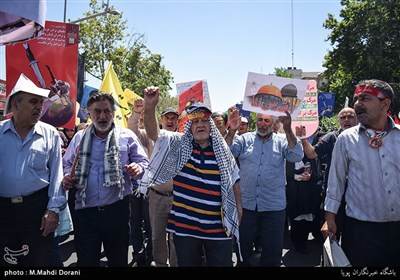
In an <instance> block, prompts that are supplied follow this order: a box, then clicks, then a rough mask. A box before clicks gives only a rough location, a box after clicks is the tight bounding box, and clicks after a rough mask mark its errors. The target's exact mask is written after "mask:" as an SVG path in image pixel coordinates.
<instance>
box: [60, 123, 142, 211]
mask: <svg viewBox="0 0 400 280" xmlns="http://www.w3.org/2000/svg"><path fill="white" fill-rule="evenodd" d="M83 132H84V131H83V130H80V131H78V132H77V133H76V134H75V136H74V138H72V140H71V143H70V144H69V146H68V149H67V152H66V153H65V155H64V158H63V164H64V174H68V173H69V172H70V171H71V167H72V164H73V162H74V158H75V154H76V152H77V150H78V146H79V143H80V142H81V139H82V136H83ZM120 132H121V134H120V135H119V151H120V155H121V157H120V161H121V162H120V164H121V166H124V165H126V164H130V163H132V162H135V163H137V164H138V165H139V166H140V167H141V168H142V174H141V176H143V172H144V169H145V167H147V165H148V163H149V159H148V157H147V154H146V152H145V150H144V149H143V147H142V145H141V144H140V142H139V139H138V138H137V136H136V135H135V134H134V133H133V132H132V131H131V130H129V129H125V128H120ZM106 141H107V138H104V139H103V138H100V137H98V136H96V134H95V133H94V130H93V137H92V146H91V149H92V150H91V156H90V164H89V174H88V184H87V188H86V199H85V203H86V204H85V208H87V207H95V206H99V205H109V204H112V203H114V202H117V201H118V200H119V198H118V194H119V188H118V187H117V186H111V187H105V186H103V183H104V153H105V146H106ZM123 173H124V180H125V184H124V188H125V189H124V192H123V196H124V197H125V196H127V195H129V194H132V193H133V183H132V181H131V178H130V176H129V175H128V174H127V173H126V172H125V171H124V170H123ZM141 176H139V177H141ZM134 183H135V184H136V182H135V181H134ZM82 208H83V207H82V196H81V194H80V191H79V190H78V191H77V192H76V201H75V209H82Z"/></svg>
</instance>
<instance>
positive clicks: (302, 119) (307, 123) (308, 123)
mask: <svg viewBox="0 0 400 280" xmlns="http://www.w3.org/2000/svg"><path fill="white" fill-rule="evenodd" d="M318 125H319V118H318V98H317V82H316V81H314V80H309V81H308V85H307V89H306V95H305V97H304V99H303V104H302V106H301V110H300V112H299V114H298V115H297V117H296V118H295V119H293V120H292V130H293V131H296V126H298V127H300V126H302V127H304V128H305V130H306V134H305V135H303V136H302V137H299V138H300V139H303V138H308V137H310V136H311V135H313V134H314V133H315V132H316V131H317V129H318Z"/></svg>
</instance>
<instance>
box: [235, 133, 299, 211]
mask: <svg viewBox="0 0 400 280" xmlns="http://www.w3.org/2000/svg"><path fill="white" fill-rule="evenodd" d="M230 148H231V151H232V154H233V156H234V157H237V158H238V159H239V164H240V172H239V175H240V190H241V192H242V206H243V208H245V209H248V210H255V209H256V207H257V210H258V211H259V212H262V211H280V210H283V209H285V208H286V194H285V184H286V183H285V179H286V178H285V160H288V161H290V162H297V161H301V160H302V159H303V156H304V153H303V147H302V146H301V142H300V140H298V139H297V142H296V146H295V147H294V148H290V147H289V146H288V142H287V139H286V136H285V135H280V134H276V133H272V134H271V137H269V138H268V139H267V140H265V141H262V140H261V139H260V137H259V136H258V135H257V134H256V132H248V133H244V134H242V135H238V136H237V137H236V138H235V139H234V140H233V142H232V145H230Z"/></svg>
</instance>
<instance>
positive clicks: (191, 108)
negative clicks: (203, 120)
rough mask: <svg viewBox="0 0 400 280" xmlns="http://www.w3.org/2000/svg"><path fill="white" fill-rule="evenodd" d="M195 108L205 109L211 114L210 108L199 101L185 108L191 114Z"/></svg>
mask: <svg viewBox="0 0 400 280" xmlns="http://www.w3.org/2000/svg"><path fill="white" fill-rule="evenodd" d="M197 110H202V111H207V112H209V113H210V114H211V110H210V109H209V108H208V107H207V106H206V105H204V104H203V103H200V102H198V103H195V104H193V105H190V106H189V108H187V109H186V113H188V114H191V113H193V112H194V111H197Z"/></svg>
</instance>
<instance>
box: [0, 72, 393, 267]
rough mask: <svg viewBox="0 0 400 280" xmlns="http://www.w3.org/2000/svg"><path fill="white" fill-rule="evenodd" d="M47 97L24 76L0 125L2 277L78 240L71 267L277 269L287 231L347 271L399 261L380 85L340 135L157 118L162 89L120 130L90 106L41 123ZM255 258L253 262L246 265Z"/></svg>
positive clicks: (93, 102)
mask: <svg viewBox="0 0 400 280" xmlns="http://www.w3.org/2000/svg"><path fill="white" fill-rule="evenodd" d="M48 96H49V90H46V89H41V88H39V87H37V86H36V85H35V84H34V83H33V82H32V81H30V80H29V79H28V78H27V77H26V76H25V75H24V74H21V76H20V77H19V79H18V81H17V83H16V84H15V86H14V88H13V89H12V90H11V92H10V94H9V95H8V97H7V100H6V104H5V111H4V114H8V113H11V112H12V113H13V114H12V117H11V118H10V119H7V120H4V121H2V122H0V149H1V150H0V152H1V157H0V252H2V254H3V255H2V256H1V258H0V266H1V267H24V266H25V267H51V266H61V265H62V262H61V263H60V260H59V251H58V239H57V237H59V236H60V235H65V234H69V233H72V232H73V234H74V246H75V250H76V254H77V264H76V265H77V266H78V267H97V266H99V265H100V259H101V258H102V248H104V254H105V256H106V258H107V266H109V267H126V266H128V252H129V250H128V249H129V246H132V248H133V250H132V252H133V256H132V257H133V258H132V259H133V261H132V264H130V265H133V266H156V267H167V266H169V267H198V266H215V267H232V266H233V261H232V257H233V254H235V255H236V259H237V265H238V266H246V267H249V266H251V267H252V266H263V267H279V266H281V258H282V250H283V246H284V236H285V234H286V233H287V232H289V234H290V238H291V241H292V244H293V246H294V249H295V250H296V251H297V252H298V253H299V254H307V253H308V250H307V242H306V241H307V239H308V236H309V234H310V233H312V235H313V236H314V239H315V240H317V241H318V242H319V244H320V246H321V252H322V243H323V240H324V239H326V238H330V239H331V240H332V241H333V240H337V241H340V243H341V245H342V247H343V250H344V252H345V253H346V255H347V257H348V259H349V261H350V263H351V264H352V265H353V266H356V267H358V266H383V267H386V266H398V265H399V264H400V255H399V254H398V252H399V251H400V241H399V239H398V236H397V234H398V233H399V232H400V203H399V201H400V186H399V182H400V177H399V176H400V175H399V174H400V165H399V164H398V163H399V162H400V149H397V148H396V145H399V144H400V125H398V124H395V123H394V121H393V119H392V118H391V117H390V116H388V112H389V110H390V107H391V104H392V102H393V98H394V91H393V89H392V88H391V86H390V85H389V84H388V83H386V82H384V81H380V80H364V81H361V82H360V83H359V84H358V85H357V86H356V89H355V92H354V95H353V100H354V106H353V108H343V109H342V110H341V111H340V112H339V113H338V117H339V124H340V128H339V129H338V130H337V131H331V132H323V131H319V130H318V131H316V132H315V133H314V134H313V135H312V137H309V138H307V137H305V135H308V134H307V132H306V131H305V128H304V127H296V129H295V131H293V130H292V118H291V115H290V113H289V112H285V115H284V116H279V117H277V116H273V115H267V114H261V113H258V114H257V115H256V119H255V130H254V131H251V130H250V126H249V119H247V118H246V117H243V116H241V115H240V112H239V110H237V109H236V108H234V107H232V108H229V110H228V112H227V113H225V112H213V111H212V110H211V109H210V108H208V107H207V106H205V105H204V104H202V103H195V104H192V105H191V106H190V107H188V108H186V117H187V122H186V123H185V125H184V131H183V132H178V131H177V128H178V122H179V117H180V115H179V114H178V110H177V109H176V108H171V107H168V108H163V110H162V113H161V116H160V118H158V117H157V113H156V112H157V109H158V103H159V99H160V90H159V88H158V87H154V86H150V87H148V88H146V89H145V90H144V92H143V99H136V100H135V101H134V104H133V107H132V111H133V113H132V115H131V116H130V117H129V119H128V120H127V122H128V128H123V127H119V126H118V125H117V124H116V123H115V122H114V113H115V105H116V104H115V101H114V99H113V98H112V96H111V95H110V94H108V93H105V92H98V93H95V94H93V95H91V96H90V98H89V100H88V103H87V107H88V112H89V116H90V118H91V123H90V124H83V125H82V127H81V128H78V127H75V128H73V129H67V128H64V129H62V130H61V129H57V128H55V127H53V126H51V125H48V124H46V123H44V122H41V121H39V119H40V116H41V113H42V109H43V102H44V100H45V99H46V98H48ZM254 251H259V252H260V256H259V258H257V259H255V258H253V254H254Z"/></svg>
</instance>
